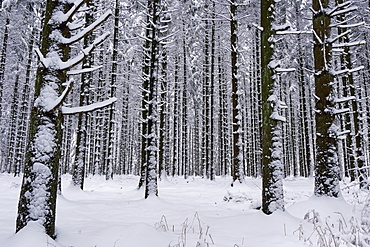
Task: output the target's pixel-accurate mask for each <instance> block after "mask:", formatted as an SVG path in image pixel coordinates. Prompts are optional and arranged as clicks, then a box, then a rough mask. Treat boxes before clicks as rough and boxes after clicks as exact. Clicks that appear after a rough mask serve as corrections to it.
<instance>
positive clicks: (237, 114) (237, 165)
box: [230, 0, 244, 183]
mask: <svg viewBox="0 0 370 247" xmlns="http://www.w3.org/2000/svg"><path fill="white" fill-rule="evenodd" d="M237 8H238V3H237V1H236V0H230V32H231V37H230V47H231V90H232V95H231V100H232V133H233V134H232V146H233V152H232V176H233V181H234V182H235V181H236V180H238V181H239V182H240V183H241V182H242V181H243V180H244V167H243V147H242V145H243V141H242V119H241V118H242V114H241V109H240V107H241V106H240V102H239V94H240V91H239V74H238V19H237Z"/></svg>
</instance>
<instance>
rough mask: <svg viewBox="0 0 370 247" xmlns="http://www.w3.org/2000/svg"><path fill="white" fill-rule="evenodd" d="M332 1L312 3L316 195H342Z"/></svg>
mask: <svg viewBox="0 0 370 247" xmlns="http://www.w3.org/2000/svg"><path fill="white" fill-rule="evenodd" d="M329 4H330V1H329V0H313V2H312V8H313V10H314V11H315V13H314V15H313V30H314V32H315V35H314V42H315V43H314V50H313V53H314V65H315V96H316V110H315V112H316V115H315V119H316V151H317V152H316V167H315V195H317V196H330V197H338V196H339V195H340V189H339V178H340V167H339V163H338V154H337V132H336V131H337V128H338V127H337V126H336V122H337V120H336V117H335V115H334V107H335V103H334V100H335V96H334V90H333V82H334V76H333V75H332V73H331V71H330V70H331V69H332V44H331V42H329V41H328V40H329V39H330V37H331V26H330V24H331V17H330V15H329V14H328V11H326V10H327V9H328V8H329V6H330V5H329Z"/></svg>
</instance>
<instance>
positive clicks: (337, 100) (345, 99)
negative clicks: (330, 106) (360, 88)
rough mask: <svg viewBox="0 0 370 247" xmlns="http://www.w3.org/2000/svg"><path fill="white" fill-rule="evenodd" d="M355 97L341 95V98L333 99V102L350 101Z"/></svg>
mask: <svg viewBox="0 0 370 247" xmlns="http://www.w3.org/2000/svg"><path fill="white" fill-rule="evenodd" d="M355 99H356V97H355V96H349V97H343V98H338V99H335V100H334V102H335V103H344V102H348V101H352V100H355Z"/></svg>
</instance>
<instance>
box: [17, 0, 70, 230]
mask: <svg viewBox="0 0 370 247" xmlns="http://www.w3.org/2000/svg"><path fill="white" fill-rule="evenodd" d="M68 7H70V6H67V4H65V3H63V2H59V1H51V0H49V1H47V4H46V11H45V19H44V27H43V31H42V37H41V39H42V42H41V52H42V54H45V57H48V58H49V59H50V60H49V64H43V65H42V66H41V67H39V69H38V71H37V80H36V84H35V105H34V106H33V108H32V111H31V122H30V134H29V143H28V147H27V154H26V164H25V170H24V177H23V184H22V188H21V194H20V198H19V204H18V218H17V227H16V230H17V231H19V230H21V229H22V228H23V227H25V226H26V225H27V223H28V222H29V221H38V223H39V224H41V225H43V226H44V227H45V232H46V233H47V234H48V235H49V236H51V237H55V212H56V211H55V209H56V198H57V182H58V169H59V159H60V144H61V134H62V129H61V123H62V115H61V112H60V111H58V110H57V111H55V109H54V107H55V105H52V104H53V102H54V101H56V100H57V99H58V96H59V95H60V94H61V93H62V87H63V86H62V85H63V83H65V82H66V71H65V70H63V69H61V68H60V66H59V64H58V62H59V61H61V62H65V61H67V59H68V55H69V48H68V46H67V45H65V44H61V43H60V42H59V40H57V39H54V38H53V36H52V33H53V31H57V32H59V33H60V34H62V33H63V34H64V35H65V36H66V37H68V36H70V34H69V29H68V28H67V22H66V21H63V20H60V19H59V18H58V17H59V16H58V15H57V14H56V13H58V14H60V13H61V12H64V11H66V10H68V9H69V8H68ZM57 11H61V12H57ZM59 59H60V60H59ZM58 60H59V61H58ZM50 105H52V106H51V107H50Z"/></svg>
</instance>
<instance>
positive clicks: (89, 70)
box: [67, 66, 103, 75]
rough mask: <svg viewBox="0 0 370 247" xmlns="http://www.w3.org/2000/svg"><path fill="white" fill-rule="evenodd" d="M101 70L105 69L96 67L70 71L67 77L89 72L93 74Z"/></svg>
mask: <svg viewBox="0 0 370 247" xmlns="http://www.w3.org/2000/svg"><path fill="white" fill-rule="evenodd" d="M101 68H103V66H95V67H91V68H85V69H77V70H70V71H68V72H67V75H79V74H83V73H89V72H93V71H96V70H98V69H101Z"/></svg>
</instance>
